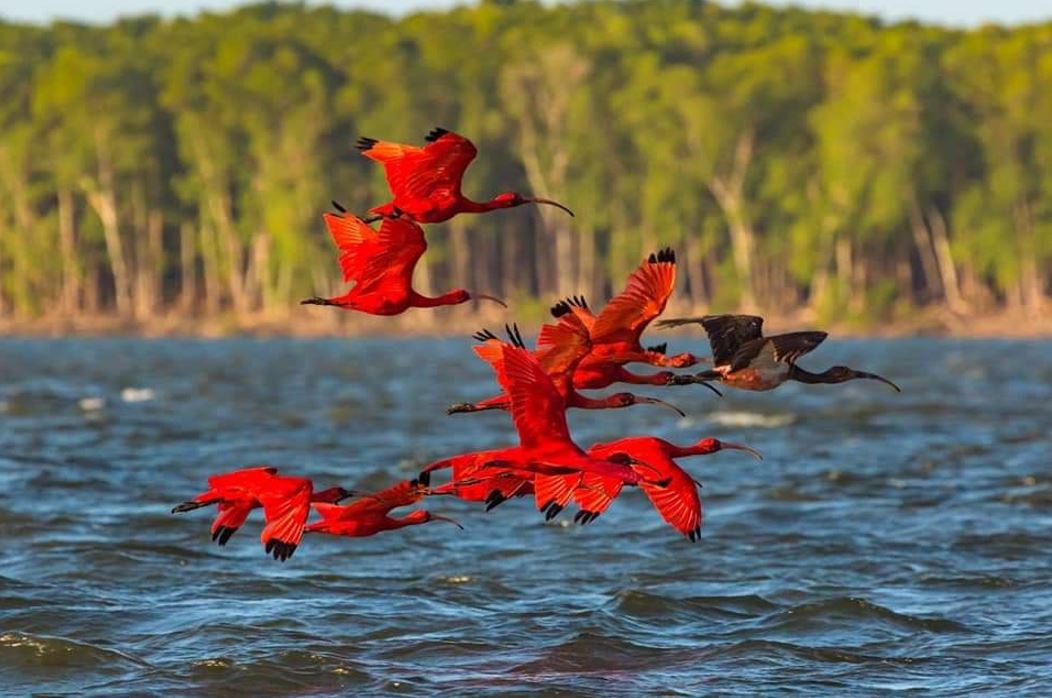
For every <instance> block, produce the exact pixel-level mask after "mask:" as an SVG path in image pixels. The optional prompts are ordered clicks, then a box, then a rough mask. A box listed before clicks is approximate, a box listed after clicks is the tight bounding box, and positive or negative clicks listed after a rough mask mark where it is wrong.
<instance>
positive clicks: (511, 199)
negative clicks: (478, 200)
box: [493, 191, 573, 218]
mask: <svg viewBox="0 0 1052 698" xmlns="http://www.w3.org/2000/svg"><path fill="white" fill-rule="evenodd" d="M493 204H494V205H495V206H496V207H497V208H515V207H516V206H523V205H525V204H546V205H548V206H555V207H556V208H561V209H562V210H563V211H566V212H567V213H568V214H570V217H571V218H572V217H573V211H571V210H570V209H568V208H567V207H566V206H563V205H562V204H560V203H559V202H558V201H552V200H551V199H542V198H540V197H537V196H523V195H522V194H520V193H518V192H514V191H506V192H502V193H500V194H497V195H496V196H495V197H493Z"/></svg>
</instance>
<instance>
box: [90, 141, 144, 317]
mask: <svg viewBox="0 0 1052 698" xmlns="http://www.w3.org/2000/svg"><path fill="white" fill-rule="evenodd" d="M96 154H97V157H98V172H97V177H98V179H97V181H92V180H91V179H89V178H84V179H83V180H82V187H83V190H84V194H85V196H86V198H87V200H88V204H89V205H90V206H91V208H92V209H93V210H94V211H95V215H97V216H98V217H99V220H100V221H101V222H102V234H103V240H104V241H105V243H106V256H107V257H108V258H109V262H110V272H111V274H112V275H113V291H114V301H115V304H116V307H117V314H118V315H120V316H122V317H128V316H129V315H131V313H132V310H133V309H132V303H131V285H130V280H131V277H130V274H129V273H128V262H127V258H126V257H125V253H124V243H123V241H122V240H121V229H120V216H119V213H118V210H117V193H116V182H115V180H116V177H115V176H114V172H113V166H112V164H111V162H110V159H109V151H108V149H107V148H106V147H105V145H104V144H103V143H102V140H101V137H99V138H97V140H96Z"/></svg>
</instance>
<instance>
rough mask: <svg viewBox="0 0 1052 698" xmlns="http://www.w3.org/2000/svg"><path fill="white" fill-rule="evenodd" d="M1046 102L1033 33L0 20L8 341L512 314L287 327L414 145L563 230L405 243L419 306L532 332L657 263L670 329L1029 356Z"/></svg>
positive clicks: (602, 20) (335, 316)
mask: <svg viewBox="0 0 1052 698" xmlns="http://www.w3.org/2000/svg"><path fill="white" fill-rule="evenodd" d="M1049 85H1052V23H1044V24H1038V25H1028V26H1019V27H1014V28H1000V27H982V28H976V29H971V30H953V29H946V28H940V27H933V26H925V25H921V24H916V23H902V24H894V25H886V24H883V23H881V22H879V21H877V20H875V19H871V18H866V17H862V16H858V15H850V14H838V13H830V12H813V11H805V10H800V9H773V8H769V7H765V6H762V5H754V4H745V5H742V6H739V7H735V8H733V9H732V8H725V7H721V6H719V5H716V4H712V3H706V2H700V1H697V0H658V1H655V2H638V1H637V2H611V1H599V2H588V3H576V4H575V3H570V4H566V5H552V6H545V5H539V4H537V3H533V2H514V1H504V2H483V3H481V4H479V5H476V6H472V7H466V8H459V9H455V10H450V11H446V12H427V13H417V14H412V15H408V16H405V17H402V18H390V17H386V16H384V15H379V14H374V13H368V12H361V11H338V10H335V9H331V8H309V9H308V8H304V7H301V6H296V5H292V6H289V5H274V4H266V5H256V6H250V7H245V8H243V9H240V10H237V11H233V12H229V13H224V14H202V15H200V16H198V17H195V18H193V19H178V20H162V19H158V18H153V17H143V18H135V19H128V20H124V21H121V22H119V23H116V24H113V25H110V26H83V25H76V24H68V23H56V24H53V25H50V26H47V27H37V26H28V25H17V24H4V23H0V95H2V96H3V99H0V327H4V326H6V327H8V328H13V329H15V330H17V329H18V328H34V327H36V328H45V329H48V328H50V329H51V330H54V331H70V330H73V331H78V330H79V331H90V330H91V329H93V328H103V329H114V328H117V329H120V328H124V329H133V330H134V329H139V330H144V331H151V330H152V331H165V329H166V328H168V329H172V330H173V331H205V332H216V333H222V332H225V331H236V330H238V329H245V328H255V329H259V328H262V329H264V330H268V331H274V332H281V331H286V330H287V331H301V330H302V331H307V332H313V331H318V332H327V331H347V330H365V331H368V330H370V329H373V328H375V329H380V328H390V327H398V328H400V329H410V328H415V329H424V330H428V331H442V330H450V329H453V328H454V327H455V328H456V329H460V327H462V326H463V327H466V326H469V325H471V324H473V323H477V322H478V321H479V320H480V319H486V318H489V317H493V318H498V317H499V318H503V317H504V316H503V315H501V314H493V315H492V316H490V315H486V316H482V317H480V316H479V315H477V314H475V312H473V310H472V309H470V308H461V309H458V310H450V311H442V312H440V313H437V314H432V313H424V312H419V311H418V312H414V313H410V314H409V315H407V316H405V317H404V318H400V319H399V321H398V322H397V323H395V325H391V324H388V323H389V321H383V323H382V324H381V323H377V322H374V321H373V320H372V319H361V318H358V317H347V316H350V315H351V314H350V313H341V312H339V311H335V310H332V309H307V308H301V307H299V306H298V305H297V302H298V301H299V300H300V299H302V298H305V297H307V296H311V295H315V294H323V295H324V294H331V293H333V292H335V291H336V290H337V289H339V288H341V284H340V283H339V278H340V276H339V269H338V266H337V263H336V259H335V254H334V252H333V250H332V248H331V243H330V241H329V240H328V237H327V234H326V232H325V228H324V226H323V225H322V222H321V219H320V214H321V213H322V212H323V211H325V210H327V209H328V207H329V205H328V202H329V200H330V199H337V200H338V201H340V202H341V203H342V204H344V205H345V206H347V208H349V209H350V210H352V211H357V212H364V211H365V210H366V209H367V208H369V207H370V206H372V205H376V204H379V203H382V202H385V201H387V200H389V199H390V196H389V194H388V192H387V189H386V185H385V183H384V180H383V176H382V172H381V168H380V167H379V166H377V165H376V164H375V163H372V162H370V161H368V160H366V159H365V158H363V157H360V156H359V154H358V153H357V152H356V151H355V150H354V149H353V147H352V146H353V143H354V140H355V138H356V137H357V136H359V135H366V136H373V137H378V138H386V139H389V140H400V141H403V142H408V143H420V142H421V141H422V138H423V136H424V134H426V133H427V132H428V131H429V130H430V129H431V128H432V127H434V126H436V125H440V126H444V127H446V128H450V129H454V130H456V131H458V132H460V133H462V134H464V135H466V136H467V137H469V138H471V139H472V140H473V141H474V142H475V143H476V145H477V146H478V148H479V156H478V158H477V160H476V161H475V162H474V164H472V166H471V167H470V168H469V169H468V173H467V177H466V179H465V185H464V190H465V192H466V193H467V194H468V195H469V196H471V197H472V198H475V199H483V198H489V197H491V196H492V195H494V194H496V193H498V192H501V191H508V190H515V191H520V192H525V193H532V194H535V195H539V196H545V197H551V198H554V199H557V200H559V201H562V202H564V203H566V204H567V205H569V206H570V207H571V208H573V209H574V211H575V212H576V214H577V217H576V218H573V219H571V218H569V217H566V216H565V215H563V214H562V213H561V212H559V211H558V210H556V209H549V208H548V207H536V208H532V207H523V208H519V209H515V210H512V211H504V212H497V213H491V214H487V215H484V216H458V217H456V218H454V219H453V220H451V221H450V222H448V223H445V224H441V225H437V226H427V227H426V230H427V235H428V241H429V245H430V249H429V251H428V253H427V254H426V255H425V256H424V258H423V259H422V261H421V264H420V267H419V269H418V271H417V276H416V285H417V286H418V288H419V289H420V290H421V291H423V292H435V293H438V292H443V291H446V290H448V289H450V288H453V287H466V288H468V289H473V290H477V291H482V292H486V293H494V294H497V295H501V296H503V297H505V298H506V299H508V301H509V302H510V303H512V304H513V306H512V310H513V311H514V313H515V316H516V317H518V318H520V319H525V320H530V319H537V318H540V316H541V314H542V313H543V309H544V308H545V307H546V306H547V305H548V304H549V303H550V301H552V300H554V299H555V298H557V297H559V296H565V295H567V294H572V293H583V294H585V295H587V296H589V297H590V298H592V299H594V300H595V301H597V302H598V301H601V300H603V299H605V298H607V297H608V296H609V295H610V294H611V293H612V292H616V291H617V290H618V289H619V288H620V286H621V284H622V282H623V280H624V278H625V276H626V275H627V274H628V273H629V272H630V271H631V270H632V269H633V268H634V267H635V266H636V265H637V264H638V263H639V261H640V260H641V259H642V258H643V257H644V256H645V255H646V254H647V253H649V252H651V251H653V250H655V249H657V248H658V247H662V246H665V245H671V246H673V247H674V248H675V249H676V251H677V253H678V256H679V261H680V267H679V269H680V274H679V283H680V285H681V288H680V292H679V293H678V294H677V298H676V301H675V302H676V304H677V309H678V310H690V311H695V312H701V311H708V310H711V311H716V312H728V311H733V310H745V311H757V312H761V313H768V314H770V315H772V316H776V317H782V318H794V319H799V320H807V321H812V320H813V321H816V322H817V321H829V320H830V319H832V318H836V319H838V320H840V321H843V320H844V319H845V318H846V323H844V325H845V326H846V327H849V328H857V329H859V330H865V329H866V328H872V327H888V326H891V325H897V326H900V327H907V328H910V327H915V328H923V329H930V328H943V329H948V330H950V331H956V332H962V333H968V332H981V331H982V330H981V329H978V328H981V327H982V326H984V325H983V324H982V322H981V320H982V319H984V318H985V319H987V320H990V319H991V318H992V319H993V320H992V322H993V324H990V325H987V326H988V327H990V328H991V332H996V333H1001V332H1007V333H1026V332H1027V328H1034V327H1044V328H1046V329H1044V330H1041V331H1049V329H1052V319H1050V317H1052V312H1050V310H1052V303H1050V301H1049V294H1050V292H1052V89H1048V86H1049ZM478 310H481V309H478ZM327 311H331V312H327ZM486 312H487V313H489V312H491V311H490V310H489V309H486ZM425 315H426V316H427V317H424V316H425Z"/></svg>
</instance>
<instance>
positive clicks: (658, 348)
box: [647, 342, 668, 354]
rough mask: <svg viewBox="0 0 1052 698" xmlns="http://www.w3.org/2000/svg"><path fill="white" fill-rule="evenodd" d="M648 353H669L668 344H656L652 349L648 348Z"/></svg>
mask: <svg viewBox="0 0 1052 698" xmlns="http://www.w3.org/2000/svg"><path fill="white" fill-rule="evenodd" d="M647 351H652V352H655V353H657V354H664V353H665V352H667V351H668V342H662V343H661V344H655V345H654V346H652V347H648V348H647Z"/></svg>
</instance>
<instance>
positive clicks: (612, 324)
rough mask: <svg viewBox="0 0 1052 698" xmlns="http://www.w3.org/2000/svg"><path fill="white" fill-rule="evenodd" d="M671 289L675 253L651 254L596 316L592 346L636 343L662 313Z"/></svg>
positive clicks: (674, 277)
mask: <svg viewBox="0 0 1052 698" xmlns="http://www.w3.org/2000/svg"><path fill="white" fill-rule="evenodd" d="M675 286H676V253H675V252H673V251H672V250H671V249H670V248H665V249H663V250H661V251H660V252H657V253H655V254H651V255H650V257H648V258H647V259H646V260H645V261H644V262H643V263H642V264H640V265H639V268H638V269H636V270H635V271H634V272H632V274H631V275H630V276H629V277H628V285H627V286H626V287H625V290H624V291H622V292H621V293H619V294H618V295H616V296H614V298H613V299H612V300H611V301H610V302H609V303H607V304H606V306H605V307H604V308H603V309H602V311H600V313H599V315H598V316H597V317H596V319H595V324H594V325H593V326H592V328H591V335H592V343H593V344H614V343H621V342H627V343H638V342H639V338H640V336H641V335H642V334H643V330H645V329H646V327H647V325H649V324H650V323H651V321H653V320H654V318H656V317H657V316H659V315H661V313H663V312H664V311H665V305H666V304H667V303H668V299H669V296H671V295H672V291H673V289H674V288H675Z"/></svg>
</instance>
